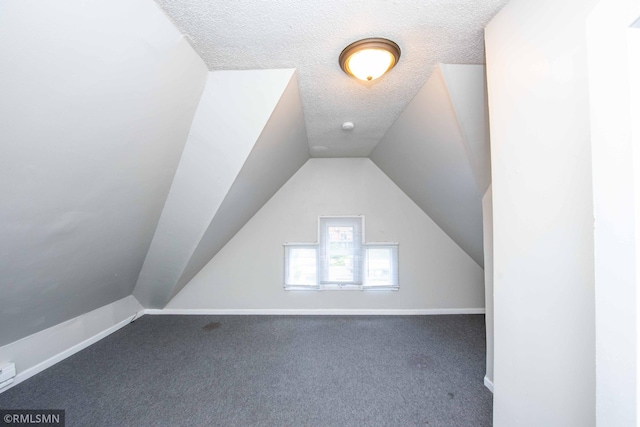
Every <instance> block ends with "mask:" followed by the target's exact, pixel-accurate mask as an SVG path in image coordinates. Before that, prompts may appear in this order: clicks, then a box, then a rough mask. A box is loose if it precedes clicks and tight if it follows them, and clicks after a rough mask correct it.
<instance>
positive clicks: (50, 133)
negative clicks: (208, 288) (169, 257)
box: [0, 0, 207, 345]
mask: <svg viewBox="0 0 640 427" xmlns="http://www.w3.org/2000/svg"><path fill="white" fill-rule="evenodd" d="M1 9H2V12H1V13H0V57H1V58H2V60H1V61H0V93H1V94H2V95H1V96H0V140H1V141H2V154H1V155H0V194H2V197H1V199H0V271H1V272H2V274H0V289H1V290H2V295H1V297H0V325H3V326H2V327H0V345H2V344H6V343H9V342H12V341H14V340H17V339H19V338H22V337H24V336H26V335H29V334H32V333H34V332H37V331H39V330H42V329H44V328H47V327H49V326H52V325H55V324H58V323H60V322H62V321H65V320H67V319H70V318H73V317H75V316H78V315H80V314H83V313H86V312H88V311H91V310H93V309H96V308H98V307H101V306H104V305H106V304H109V303H111V302H113V301H116V300H118V299H121V298H123V297H126V296H127V295H130V294H131V291H132V290H133V286H134V285H135V283H136V280H137V278H138V273H139V272H140V268H141V266H142V263H143V261H144V257H145V254H146V252H147V249H148V248H149V243H150V242H151V238H152V236H153V232H154V230H155V227H156V224H157V222H158V218H159V215H160V212H161V210H162V206H163V204H164V201H165V198H166V196H167V193H168V191H169V186H170V184H171V180H172V179H173V175H174V173H175V170H176V166H177V164H178V160H179V159H180V153H181V152H182V148H183V146H184V144H185V141H186V138H187V134H188V131H189V126H190V125H191V120H192V118H193V115H194V112H195V109H196V106H197V104H198V99H199V97H200V94H201V91H202V88H203V86H204V82H205V79H206V73H207V70H206V67H205V66H204V63H203V62H202V61H201V59H200V58H199V57H198V55H197V54H196V53H195V52H194V50H193V49H192V48H191V47H190V46H189V44H188V43H187V42H186V41H185V39H184V38H183V36H182V35H181V34H180V33H179V32H178V31H177V30H176V29H175V28H174V27H173V25H172V24H171V22H169V20H168V19H167V18H166V17H165V15H164V14H163V12H162V11H161V10H160V9H158V7H157V6H156V4H155V3H154V2H153V1H151V0H126V1H125V0H114V1H111V2H83V3H81V4H80V3H78V2H77V1H70V0H67V1H65V0H62V1H56V2H50V3H49V2H44V3H43V2H39V1H29V0H26V1H7V2H3V3H2V6H1Z"/></svg>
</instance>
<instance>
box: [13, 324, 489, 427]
mask: <svg viewBox="0 0 640 427" xmlns="http://www.w3.org/2000/svg"><path fill="white" fill-rule="evenodd" d="M484 340H485V329H484V316H481V315H464V316H388V317H387V316H371V317H370V316H331V317H328V316H327V317H325V316H144V317H142V318H140V319H138V320H136V321H135V322H134V323H132V324H130V325H129V326H127V327H125V328H123V329H121V330H120V331H118V332H116V333H114V334H112V335H111V336H109V337H107V338H105V339H103V340H102V341H100V342H98V343H96V344H94V345H93V346H91V347H89V348H87V349H85V350H83V351H81V352H79V353H77V354H76V355H74V356H72V357H70V358H68V359H66V360H64V361H63V362H60V363H59V364H57V365H55V366H53V367H52V368H50V369H48V370H46V371H44V372H42V373H41V374H38V375H36V376H34V377H33V378H31V379H30V380H27V381H25V382H23V383H22V384H19V385H18V386H16V387H14V388H13V389H11V390H8V391H6V392H5V393H2V394H0V408H2V409H65V410H66V420H67V426H340V427H342V426H398V427H405V426H430V427H435V426H442V427H455V426H464V427H471V426H472V427H479V426H490V425H491V417H492V403H491V402H492V395H491V393H490V392H489V391H488V390H487V389H486V388H485V387H484V386H483V383H482V381H483V377H484V368H485V349H484Z"/></svg>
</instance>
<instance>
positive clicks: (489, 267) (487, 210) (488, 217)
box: [482, 185, 494, 384]
mask: <svg viewBox="0 0 640 427" xmlns="http://www.w3.org/2000/svg"><path fill="white" fill-rule="evenodd" d="M482 224H483V232H482V236H483V240H484V305H485V323H486V333H487V373H486V379H487V380H489V381H490V382H491V384H493V345H494V339H493V197H492V194H491V185H489V188H487V191H486V193H484V196H483V197H482Z"/></svg>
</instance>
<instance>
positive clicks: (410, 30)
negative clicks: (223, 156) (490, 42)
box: [157, 0, 507, 157]
mask: <svg viewBox="0 0 640 427" xmlns="http://www.w3.org/2000/svg"><path fill="white" fill-rule="evenodd" d="M157 2H158V3H159V4H160V6H161V7H162V8H163V9H164V10H165V11H166V13H167V14H168V15H169V17H170V18H171V19H172V20H173V21H174V22H175V23H176V25H177V26H178V28H179V29H180V30H181V31H182V32H183V33H185V34H186V35H187V37H188V38H189V39H190V41H191V43H192V45H193V46H194V48H195V49H196V51H198V53H199V54H200V55H201V57H202V58H203V59H204V61H205V62H206V64H207V66H208V67H209V69H211V70H241V69H265V68H297V69H298V81H299V85H300V97H301V100H302V106H303V110H304V114H305V121H306V127H307V134H308V139H309V145H310V147H311V154H312V155H313V156H326V157H349V156H354V157H357V156H368V155H369V153H370V152H371V150H372V149H373V148H374V147H375V146H376V144H377V143H378V141H380V139H381V138H382V137H383V136H384V134H385V132H386V131H387V129H388V128H389V126H391V124H393V122H394V121H395V120H396V119H397V117H398V116H399V115H400V113H401V112H402V110H403V109H404V108H405V106H406V105H407V104H408V103H409V101H411V99H412V98H413V97H414V96H415V94H416V93H417V92H418V90H419V89H420V88H421V87H422V85H423V84H424V83H425V81H426V80H427V78H428V77H429V76H430V75H431V72H432V71H433V68H434V66H435V65H436V64H437V63H439V62H444V63H449V64H455V63H458V64H473V63H484V36H483V28H484V26H485V25H486V24H487V23H488V22H489V20H490V19H491V18H492V17H493V16H494V15H495V14H496V13H497V12H498V11H499V10H500V8H501V7H502V6H503V5H504V4H505V3H506V2H507V0H431V1H424V0H407V1H390V0H367V1H348V2H344V1H338V0H325V1H313V2H300V1H299V0H262V1H258V0H219V1H210V0H157ZM365 37H385V38H388V39H391V40H393V41H395V42H396V43H398V45H399V46H400V48H401V49H402V55H401V58H400V62H399V63H398V65H397V66H396V67H395V68H394V69H393V70H392V71H391V72H390V73H389V74H388V75H387V76H384V77H383V78H381V79H379V80H377V81H374V82H366V83H365V82H360V81H358V80H355V79H353V78H350V77H347V76H346V75H345V74H344V73H343V72H342V71H341V70H340V67H339V65H338V56H339V55H340V52H341V51H342V49H343V48H344V47H345V46H347V45H348V44H349V43H351V42H353V41H355V40H358V39H361V38H365ZM345 121H352V122H354V123H355V129H354V130H353V131H350V132H347V131H343V130H342V129H341V125H342V123H343V122H345ZM318 146H321V147H327V149H326V150H323V151H321V150H319V149H318Z"/></svg>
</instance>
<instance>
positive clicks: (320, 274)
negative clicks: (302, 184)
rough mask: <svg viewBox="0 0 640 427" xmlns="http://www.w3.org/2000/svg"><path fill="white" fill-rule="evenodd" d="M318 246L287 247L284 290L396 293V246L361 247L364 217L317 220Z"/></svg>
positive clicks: (380, 244)
mask: <svg viewBox="0 0 640 427" xmlns="http://www.w3.org/2000/svg"><path fill="white" fill-rule="evenodd" d="M318 234H319V235H318V243H317V244H309V243H287V244H285V245H284V247H285V289H289V290H294V289H323V290H326V289H392V290H395V289H398V244H397V243H365V242H364V217H362V216H345V217H319V218H318Z"/></svg>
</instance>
